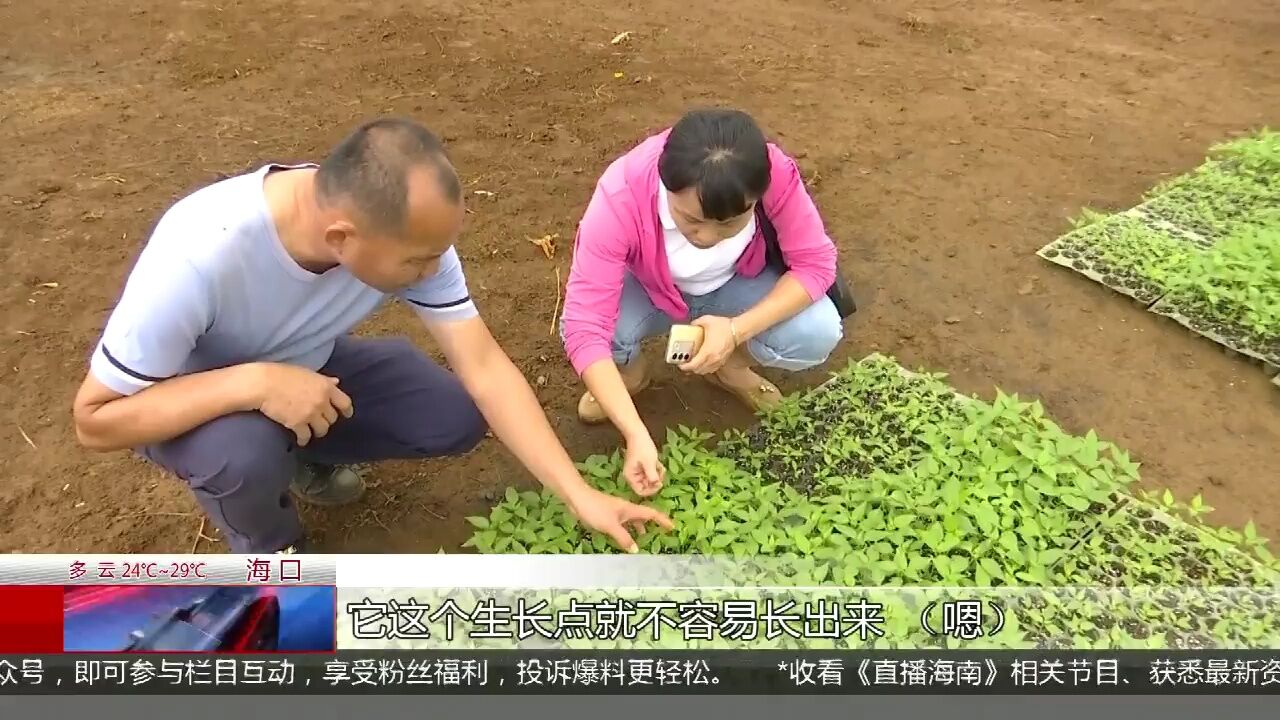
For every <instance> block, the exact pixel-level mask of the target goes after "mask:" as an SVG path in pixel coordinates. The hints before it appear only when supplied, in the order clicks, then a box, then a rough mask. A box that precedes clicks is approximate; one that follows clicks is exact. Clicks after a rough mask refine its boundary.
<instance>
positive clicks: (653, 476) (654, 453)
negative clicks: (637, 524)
mask: <svg viewBox="0 0 1280 720" xmlns="http://www.w3.org/2000/svg"><path fill="white" fill-rule="evenodd" d="M622 474H623V476H624V477H626V479H627V484H628V485H630V486H631V489H632V490H633V491H635V494H637V495H639V496H640V497H649V496H651V495H654V494H656V493H657V492H658V490H661V489H662V481H663V480H665V479H666V477H667V470H666V468H664V467H662V461H661V460H659V459H658V447H657V446H656V445H654V444H653V438H651V437H649V434H648V433H645V434H644V436H643V437H639V436H638V437H635V438H633V439H628V440H627V455H626V459H625V460H624V461H623V464H622Z"/></svg>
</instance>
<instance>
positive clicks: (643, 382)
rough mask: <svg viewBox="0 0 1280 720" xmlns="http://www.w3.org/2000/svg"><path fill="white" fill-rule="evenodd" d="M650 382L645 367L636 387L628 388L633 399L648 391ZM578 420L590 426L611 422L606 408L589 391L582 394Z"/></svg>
mask: <svg viewBox="0 0 1280 720" xmlns="http://www.w3.org/2000/svg"><path fill="white" fill-rule="evenodd" d="M638 362H643V361H638ZM623 382H624V383H625V382H626V378H625V377H624V378H623ZM649 382H650V378H649V369H648V367H645V368H644V369H643V371H642V374H641V376H640V379H639V380H638V381H637V382H636V384H635V387H628V388H627V392H629V393H630V394H631V396H632V397H635V396H636V395H639V394H640V393H642V392H644V391H645V390H646V389H648V387H649ZM578 419H579V420H581V421H582V422H584V423H586V424H588V425H600V424H602V423H606V422H608V421H609V415H608V414H607V413H605V411H604V408H603V407H601V406H600V403H598V402H596V398H595V396H594V395H592V394H591V391H589V390H588V391H587V392H584V393H582V397H581V398H579V399H578Z"/></svg>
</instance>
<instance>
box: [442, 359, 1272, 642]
mask: <svg viewBox="0 0 1280 720" xmlns="http://www.w3.org/2000/svg"><path fill="white" fill-rule="evenodd" d="M715 440H716V438H714V437H713V436H712V435H710V434H708V433H705V432H700V431H697V430H693V429H689V428H679V429H676V430H673V431H671V432H670V433H668V437H667V439H666V443H665V444H664V447H663V451H662V454H663V461H664V463H665V464H666V467H667V469H668V475H667V484H666V486H665V487H664V488H663V490H662V492H661V493H660V494H659V495H658V496H657V497H656V498H654V499H652V500H650V501H649V502H652V503H653V504H654V506H656V507H658V508H659V509H661V510H663V511H665V512H667V513H669V514H670V515H671V516H672V518H673V520H674V521H675V523H676V530H675V531H674V532H671V533H648V534H646V535H643V536H641V537H640V538H639V540H640V543H641V547H642V548H643V549H644V550H645V551H646V552H651V553H673V554H695V555H696V554H701V555H722V556H731V557H736V558H738V559H740V560H742V561H752V560H757V559H759V560H769V561H770V562H767V563H762V564H761V566H760V567H759V568H757V569H755V570H752V571H751V572H746V571H743V575H742V577H741V578H738V580H739V583H740V584H741V585H743V586H744V588H745V587H746V586H773V587H797V586H803V587H806V588H814V587H826V588H830V592H833V593H835V595H834V596H833V597H835V598H837V599H843V601H848V600H849V599H850V598H849V591H847V590H838V588H849V587H862V588H869V587H883V588H902V589H903V592H905V593H908V594H911V593H917V594H918V593H919V592H921V590H920V588H925V589H927V588H930V587H936V588H939V589H942V588H950V589H947V590H945V591H943V592H944V594H945V593H950V594H949V595H946V597H950V598H955V599H964V597H965V595H964V593H960V592H958V591H956V590H955V588H960V589H963V590H965V592H967V593H970V597H977V598H987V599H988V600H992V601H996V602H1000V603H1008V609H1009V612H1008V613H1007V614H1006V615H1007V618H1006V629H1007V628H1008V627H1013V628H1014V630H1011V631H1009V635H1008V636H1007V637H1001V636H997V637H990V638H987V637H985V636H984V639H983V640H981V642H982V643H989V644H990V645H989V646H992V647H995V646H999V647H1026V648H1029V647H1092V648H1119V647H1139V648H1146V647H1179V646H1215V647H1219V646H1221V647H1226V646H1232V647H1235V646H1244V647H1256V646H1258V643H1261V642H1263V641H1264V640H1265V639H1268V638H1271V637H1273V636H1274V634H1275V631H1274V628H1271V627H1270V626H1268V625H1266V623H1264V622H1262V621H1261V620H1260V619H1259V617H1258V615H1259V614H1262V617H1264V618H1265V612H1267V609H1266V606H1265V603H1264V605H1263V606H1260V607H1258V608H1249V607H1240V606H1238V605H1231V604H1228V603H1220V602H1216V601H1214V599H1213V598H1208V597H1207V596H1201V595H1194V594H1193V595H1189V596H1186V597H1173V598H1172V599H1171V598H1169V597H1165V596H1163V595H1159V594H1158V592H1157V590H1158V589H1159V588H1169V587H1175V588H1191V589H1193V590H1195V592H1196V593H1201V594H1203V593H1209V592H1213V591H1214V589H1215V588H1253V589H1256V590H1258V592H1260V593H1261V594H1262V595H1261V597H1263V598H1264V599H1265V600H1266V601H1267V602H1270V601H1271V598H1272V597H1273V594H1274V593H1275V592H1276V573H1275V570H1274V569H1273V564H1274V558H1272V557H1271V556H1270V554H1268V553H1267V552H1266V550H1265V547H1264V545H1265V540H1263V539H1262V538H1260V537H1259V536H1258V533H1257V532H1256V529H1255V528H1254V527H1253V525H1252V524H1249V525H1247V526H1245V528H1243V530H1239V531H1237V530H1231V529H1222V528H1215V527H1213V526H1211V525H1209V524H1208V523H1206V522H1205V519H1204V516H1205V515H1207V514H1208V513H1209V512H1210V511H1211V508H1209V507H1207V506H1206V505H1205V504H1204V502H1203V500H1202V499H1201V498H1199V497H1196V498H1193V499H1192V500H1191V501H1190V502H1189V503H1186V504H1183V503H1181V502H1180V501H1178V500H1177V499H1176V498H1174V496H1173V495H1172V493H1168V492H1162V493H1158V494H1154V495H1146V494H1144V493H1142V492H1141V491H1139V493H1138V499H1126V498H1129V497H1130V489H1131V488H1133V487H1134V485H1135V483H1137V482H1138V481H1139V470H1140V467H1139V464H1138V463H1137V462H1135V461H1133V459H1131V458H1130V457H1129V455H1128V454H1127V453H1125V452H1124V451H1123V450H1121V449H1120V448H1118V447H1116V446H1115V445H1113V444H1111V443H1109V442H1107V441H1105V440H1103V439H1101V438H1099V437H1098V436H1097V435H1096V434H1095V433H1093V432H1088V433H1085V434H1084V435H1082V436H1077V435H1073V434H1071V433H1068V432H1066V431H1065V430H1063V429H1062V428H1061V427H1059V426H1058V425H1057V424H1055V423H1054V422H1053V421H1052V420H1051V419H1050V418H1049V417H1048V416H1047V414H1046V412H1045V408H1044V407H1043V406H1042V405H1041V404H1040V403H1038V402H1035V401H1030V400H1027V399H1023V398H1020V397H1018V396H1017V395H1007V394H1004V393H1002V392H999V391H997V393H996V396H995V398H994V399H993V400H991V401H985V400H982V399H978V398H966V397H962V396H958V395H956V394H955V393H954V392H953V391H952V390H951V388H950V387H948V386H947V385H946V384H945V382H944V381H943V379H942V378H941V376H937V375H929V374H908V373H905V372H904V371H903V370H902V368H900V367H899V366H898V365H897V363H895V362H894V361H893V360H892V359H890V358H885V357H881V356H872V357H870V358H867V359H864V360H863V361H861V362H858V363H853V364H851V365H850V366H849V367H847V368H845V369H844V370H842V371H841V372H839V373H836V374H835V375H834V377H833V378H832V380H831V381H830V382H828V383H827V384H825V385H823V386H821V387H819V388H817V389H815V390H813V391H810V392H807V393H802V394H799V395H796V396H793V397H790V398H788V399H787V400H786V402H785V403H783V405H782V406H781V407H780V408H778V409H777V410H776V411H775V412H772V413H767V414H765V415H764V416H762V417H761V419H760V423H759V425H758V426H757V427H755V428H753V429H751V430H748V431H745V432H730V433H727V434H726V435H725V436H724V437H723V438H721V439H720V441H719V442H718V443H717V442H715ZM621 462H622V460H621V456H620V454H619V453H614V454H613V455H611V456H596V457H592V458H588V459H587V460H586V461H585V462H583V463H582V464H581V465H580V467H581V469H582V472H583V474H584V476H585V477H586V478H587V480H588V482H590V483H591V484H593V485H594V486H596V487H598V488H600V489H602V490H604V491H606V492H610V493H615V494H619V495H623V496H626V495H627V494H628V493H629V490H628V489H627V485H626V483H625V481H624V480H623V479H622V477H621ZM1179 518H1181V519H1179ZM469 520H470V522H471V523H472V525H473V526H474V527H475V533H474V534H473V535H472V537H471V539H470V540H469V541H468V543H467V544H468V546H469V547H473V548H475V549H477V550H478V551H480V552H528V553H600V552H615V551H616V550H615V549H614V548H613V547H612V546H611V545H610V544H609V543H608V542H607V541H605V540H604V539H603V538H601V537H598V536H592V535H588V534H586V533H584V532H583V531H582V530H581V529H579V527H578V526H577V525H576V523H575V522H574V521H573V519H572V518H571V517H570V516H569V514H568V512H567V511H566V510H565V508H564V507H563V505H562V504H561V503H560V502H559V500H557V499H555V498H554V497H553V496H551V495H550V494H548V493H534V492H530V491H524V492H520V491H517V490H515V489H512V490H509V491H508V492H507V493H506V495H505V497H504V498H503V500H502V501H501V502H500V503H498V504H497V505H496V506H495V507H494V508H493V509H492V510H491V511H490V513H489V514H488V515H487V516H482V517H474V518H470V519H469ZM748 564H750V563H749V562H748ZM1144 589H1145V590H1144ZM788 592H798V591H783V592H781V594H779V595H778V600H779V601H780V602H781V601H783V600H786V599H787V595H788ZM805 592H812V591H805ZM1009 593H1013V596H1010V595H1009ZM1029 594H1031V595H1032V596H1031V597H1029V598H1028V597H1027V596H1028V595H1029ZM1011 597H1012V598H1013V599H1015V600H1016V602H1014V601H1013V600H1011ZM704 599H705V598H704ZM792 599H798V598H792ZM559 601H560V600H557V602H559ZM917 601H918V598H915V600H913V601H912V602H914V603H915V604H913V605H911V606H910V607H911V608H914V609H908V610H907V611H903V596H891V597H888V598H885V602H886V607H888V608H890V609H892V608H895V607H896V608H898V610H899V612H896V613H889V615H890V617H889V619H888V620H887V624H886V626H885V633H884V635H883V636H879V637H875V638H869V639H867V640H866V641H862V640H859V639H856V638H855V639H853V640H850V639H848V638H844V639H830V638H828V639H824V640H823V644H822V645H821V647H824V648H825V647H836V648H843V647H865V646H874V647H897V648H905V647H941V646H943V645H945V646H964V643H963V642H961V641H957V640H954V639H948V638H939V637H936V636H930V635H929V634H928V633H925V632H924V631H923V630H922V629H921V628H920V625H919V613H920V612H921V608H922V607H923V605H922V604H920V603H919V602H917ZM1224 607H1225V608H1227V609H1226V610H1223V609H1222V608H1224ZM1215 609H1216V610H1215ZM1274 609H1275V608H1274V607H1273V608H1272V610H1274ZM672 612H674V611H672ZM1215 612H1216V614H1215ZM913 613H914V614H913ZM715 642H717V643H720V642H721V641H720V640H716V641H715ZM725 642H729V641H725ZM733 642H739V641H733ZM806 642H807V641H805V640H804V639H803V638H801V639H797V638H794V637H790V636H787V637H779V638H774V639H773V640H770V641H769V643H771V646H776V647H786V648H799V647H818V646H815V645H809V644H806ZM1250 643H1253V644H1252V645H1250ZM590 646H591V647H604V645H601V644H599V643H597V644H594V645H590ZM715 646H716V647H723V646H725V645H723V644H717V645H715ZM728 646H733V647H763V646H764V645H761V644H759V643H758V642H755V641H750V642H748V641H741V642H739V644H738V645H733V644H732V642H730V644H729V645H728ZM682 647H689V645H683V646H682Z"/></svg>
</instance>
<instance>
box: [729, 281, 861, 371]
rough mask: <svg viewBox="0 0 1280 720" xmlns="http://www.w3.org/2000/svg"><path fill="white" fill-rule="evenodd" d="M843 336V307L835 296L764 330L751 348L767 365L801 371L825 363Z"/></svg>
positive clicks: (752, 352) (758, 358)
mask: <svg viewBox="0 0 1280 720" xmlns="http://www.w3.org/2000/svg"><path fill="white" fill-rule="evenodd" d="M843 339H844V323H843V322H842V321H841V318H840V313H839V311H837V310H836V308H835V305H834V304H833V303H832V302H831V300H829V299H827V298H822V299H821V300H819V301H818V302H816V303H814V304H813V305H810V306H809V307H808V308H806V309H805V310H803V311H801V312H800V313H799V314H797V315H795V316H794V317H792V318H790V319H788V320H785V321H783V322H781V323H778V324H777V325H775V326H773V327H772V328H769V329H768V330H766V331H765V332H763V333H761V334H760V335H759V336H758V337H757V338H756V339H755V340H753V341H752V342H751V344H750V348H749V349H750V351H751V354H752V356H753V357H755V359H756V360H757V361H759V362H760V363H761V364H762V365H764V366H765V367H771V368H777V369H779V370H788V371H791V372H798V371H801V370H808V369H810V368H814V367H817V366H819V365H821V364H823V363H825V362H826V361H827V360H828V359H829V358H830V357H831V353H832V352H834V351H835V349H836V346H838V345H839V344H840V341H841V340H843Z"/></svg>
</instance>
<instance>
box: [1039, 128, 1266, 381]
mask: <svg viewBox="0 0 1280 720" xmlns="http://www.w3.org/2000/svg"><path fill="white" fill-rule="evenodd" d="M1215 152H1217V153H1218V154H1219V155H1220V156H1221V157H1219V158H1217V159H1211V160H1208V161H1206V162H1205V163H1204V164H1202V165H1201V166H1200V167H1198V168H1196V169H1195V170H1193V171H1192V172H1190V173H1187V174H1185V175H1182V176H1179V177H1176V178H1173V179H1170V180H1168V181H1165V182H1163V183H1161V184H1160V185H1158V186H1156V187H1155V188H1154V189H1153V190H1152V191H1151V192H1149V193H1148V194H1147V197H1146V199H1145V200H1144V202H1142V203H1141V204H1140V205H1138V206H1136V207H1134V208H1131V209H1129V210H1126V211H1124V212H1120V213H1116V214H1113V215H1100V214H1098V213H1093V212H1088V211H1086V212H1085V214H1084V216H1083V218H1082V219H1081V221H1079V222H1078V223H1077V227H1076V229H1074V230H1072V231H1071V232H1069V233H1067V234H1066V235H1064V236H1062V237H1061V238H1059V239H1057V240H1055V241H1054V242H1052V243H1049V244H1048V245H1046V246H1045V247H1043V248H1041V249H1040V250H1039V251H1038V252H1037V254H1038V255H1039V256H1040V257H1042V258H1044V259H1046V260H1048V261H1050V262H1052V263H1055V264H1057V265H1061V266H1063V267H1067V268H1070V269H1072V270H1074V271H1076V272H1078V273H1080V274H1082V275H1084V276H1086V277H1088V278H1090V279H1091V280H1094V281H1095V282H1098V283H1100V284H1102V285H1105V286H1107V287H1109V288H1111V289H1112V290H1114V291H1116V292H1119V293H1121V294H1123V295H1126V296H1128V297H1131V298H1134V299H1136V300H1138V301H1139V302H1141V303H1143V304H1144V305H1145V306H1147V308H1148V309H1149V310H1150V311H1151V312H1154V313H1156V314H1158V315H1163V316H1166V317H1170V318H1172V319H1173V320H1175V321H1176V322H1178V323H1179V324H1181V325H1183V326H1184V327H1187V328H1189V329H1191V330H1192V331H1193V332H1196V333H1198V334H1200V335H1202V336H1204V337H1207V338H1209V339H1211V340H1214V341H1215V342H1217V343H1219V344H1221V345H1223V346H1224V347H1227V348H1229V349H1231V350H1234V351H1236V352H1239V353H1241V354H1243V355H1246V356H1248V357H1252V358H1254V359H1257V360H1261V361H1262V362H1264V363H1267V364H1268V365H1270V366H1272V367H1275V366H1278V365H1280V133H1274V132H1269V131H1263V132H1262V133H1260V134H1258V135H1256V136H1253V137H1249V138H1245V139H1242V140H1238V141H1235V142H1232V143H1229V144H1226V145H1222V146H1219V147H1217V148H1215Z"/></svg>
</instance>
